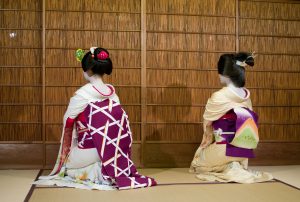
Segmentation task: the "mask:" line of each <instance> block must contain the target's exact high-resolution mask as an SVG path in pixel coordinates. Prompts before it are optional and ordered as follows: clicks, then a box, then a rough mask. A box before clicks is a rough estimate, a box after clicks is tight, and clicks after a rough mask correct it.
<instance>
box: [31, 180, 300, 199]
mask: <svg viewBox="0 0 300 202" xmlns="http://www.w3.org/2000/svg"><path fill="white" fill-rule="evenodd" d="M299 199H300V191H299V190H297V189H295V188H292V187H290V186H287V185H285V184H282V183H279V182H269V183H259V184H247V185H245V184H185V185H178V184H177V185H160V186H156V187H151V188H143V189H135V190H127V191H88V190H79V189H72V188H35V190H34V191H33V194H32V196H31V198H30V200H29V201H30V202H50V201H51V202H53V201H55V202H60V201H61V202H79V201H85V202H88V201H113V202H119V201H120V202H141V201H142V202H153V201H155V202H160V201H162V202H183V201H188V202H199V201H205V202H214V201H222V202H227V201H228V202H229V201H230V202H240V201H243V202H253V201H255V202H268V201H270V202H283V201H289V202H298V201H299Z"/></svg>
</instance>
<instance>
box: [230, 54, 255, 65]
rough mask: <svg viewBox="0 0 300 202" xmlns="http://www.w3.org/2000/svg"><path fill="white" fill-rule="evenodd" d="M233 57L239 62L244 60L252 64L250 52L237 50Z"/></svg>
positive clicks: (252, 58) (252, 59)
mask: <svg viewBox="0 0 300 202" xmlns="http://www.w3.org/2000/svg"><path fill="white" fill-rule="evenodd" d="M234 59H235V60H237V61H240V62H245V63H246V64H247V65H249V66H251V67H253V66H254V57H253V55H252V54H251V53H246V52H239V53H237V54H235V56H234Z"/></svg>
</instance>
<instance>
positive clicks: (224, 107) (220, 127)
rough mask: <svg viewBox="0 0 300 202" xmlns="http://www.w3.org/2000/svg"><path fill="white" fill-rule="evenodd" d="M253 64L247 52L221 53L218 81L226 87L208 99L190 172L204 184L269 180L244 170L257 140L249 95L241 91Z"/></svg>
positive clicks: (256, 173) (267, 174) (244, 89)
mask: <svg viewBox="0 0 300 202" xmlns="http://www.w3.org/2000/svg"><path fill="white" fill-rule="evenodd" d="M253 65H254V57H253V55H251V54H248V53H238V54H224V55H222V56H221V57H220V59H219V62H218V73H219V76H220V81H221V83H222V84H224V85H226V87H224V88H222V89H221V90H219V91H217V92H215V93H213V95H212V96H211V97H210V98H209V99H208V101H207V104H206V107H205V112H204V115H203V118H204V122H203V129H204V134H203V139H202V143H201V145H200V147H199V148H198V150H197V151H196V154H195V156H194V159H193V161H192V163H191V167H190V172H192V173H197V178H199V179H201V180H204V181H220V182H239V183H254V182H262V181H268V180H271V179H272V178H273V177H272V175H271V174H269V173H263V172H254V171H250V170H247V167H248V158H253V157H254V154H253V149H255V148H256V147H257V144H258V141H259V137H258V128H257V121H258V116H257V114H255V112H254V111H253V110H252V104H251V99H250V92H249V90H248V89H246V88H244V85H245V68H246V67H247V66H253Z"/></svg>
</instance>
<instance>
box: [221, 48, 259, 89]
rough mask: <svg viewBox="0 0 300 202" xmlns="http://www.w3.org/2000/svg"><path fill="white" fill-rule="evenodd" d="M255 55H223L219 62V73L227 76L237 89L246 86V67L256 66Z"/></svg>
mask: <svg viewBox="0 0 300 202" xmlns="http://www.w3.org/2000/svg"><path fill="white" fill-rule="evenodd" d="M254 57H255V56H254V54H253V53H246V52H240V53H236V54H223V55H221V56H220V59H219V62H218V73H219V74H221V75H223V76H227V77H229V78H230V80H231V81H232V82H233V84H234V85H235V86H237V87H244V86H245V67H247V66H248V65H249V66H251V67H252V66H254Z"/></svg>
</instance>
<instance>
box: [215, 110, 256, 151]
mask: <svg viewBox="0 0 300 202" xmlns="http://www.w3.org/2000/svg"><path fill="white" fill-rule="evenodd" d="M233 112H234V114H235V115H236V120H235V130H234V131H223V130H222V129H221V128H218V129H217V130H214V136H215V141H216V142H217V143H219V144H220V143H221V144H222V143H228V144H230V145H233V146H235V147H238V148H243V149H255V148H256V147H257V144H258V142H259V136H258V127H257V122H256V120H257V115H256V114H255V113H254V112H252V111H251V112H250V111H249V110H248V109H245V108H241V107H238V108H234V109H233Z"/></svg>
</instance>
